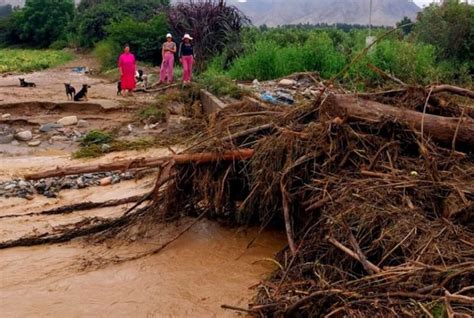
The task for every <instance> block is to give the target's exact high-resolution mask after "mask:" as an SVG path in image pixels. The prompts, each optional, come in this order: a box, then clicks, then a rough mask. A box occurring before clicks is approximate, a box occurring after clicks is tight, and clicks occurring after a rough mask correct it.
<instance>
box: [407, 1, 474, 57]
mask: <svg viewBox="0 0 474 318" xmlns="http://www.w3.org/2000/svg"><path fill="white" fill-rule="evenodd" d="M415 31H416V36H417V37H418V39H419V40H421V41H422V42H425V43H429V44H432V45H434V46H435V47H437V49H438V51H439V55H440V58H447V59H456V60H459V61H468V62H469V61H470V62H471V63H472V61H474V6H472V5H468V4H465V3H461V2H459V1H456V0H450V1H446V2H445V3H444V4H443V5H441V6H438V5H434V4H432V5H430V6H429V7H428V8H426V9H425V10H423V11H422V12H421V13H420V14H419V16H418V22H417V24H416V27H415ZM473 66H474V65H473Z"/></svg>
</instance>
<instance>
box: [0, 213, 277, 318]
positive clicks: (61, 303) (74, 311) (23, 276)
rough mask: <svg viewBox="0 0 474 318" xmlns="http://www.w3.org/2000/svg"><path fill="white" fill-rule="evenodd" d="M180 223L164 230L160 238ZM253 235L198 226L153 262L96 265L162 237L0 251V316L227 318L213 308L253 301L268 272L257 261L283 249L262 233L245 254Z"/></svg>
mask: <svg viewBox="0 0 474 318" xmlns="http://www.w3.org/2000/svg"><path fill="white" fill-rule="evenodd" d="M186 221H187V222H189V221H188V220H185V221H182V224H180V225H168V229H167V231H168V233H169V234H170V233H171V232H172V231H171V230H179V228H181V227H182V226H184V225H185V223H186ZM175 227H176V229H175ZM161 230H162V231H163V232H166V231H165V229H161ZM255 234H256V230H254V229H252V230H248V231H242V230H237V229H226V228H223V227H221V226H219V225H218V224H216V223H213V222H210V221H203V222H201V223H199V224H198V225H197V226H196V227H195V228H193V229H192V230H191V231H190V232H188V233H187V234H185V235H184V236H183V237H182V238H180V239H179V240H178V241H176V242H175V243H173V244H172V245H170V246H169V247H168V248H167V249H165V250H164V251H162V252H161V253H160V254H157V255H153V256H149V257H144V258H141V259H139V260H136V261H130V262H125V263H121V264H107V261H104V259H112V258H113V257H114V256H116V255H117V254H121V255H131V254H133V253H137V252H140V251H143V250H144V249H147V248H150V247H153V246H156V245H157V244H159V243H160V242H163V241H165V240H166V239H167V238H168V237H169V235H168V234H161V235H160V234H155V235H151V236H150V237H149V239H148V240H147V241H146V242H144V241H142V242H140V243H128V242H127V243H124V242H120V243H119V242H108V243H107V244H103V245H88V243H87V242H82V241H76V242H71V243H68V244H61V245H50V246H49V245H48V246H37V247H27V248H14V249H9V250H3V251H0V268H1V269H2V270H1V278H0V281H1V282H0V285H1V288H0V307H1V312H2V314H1V316H3V317H106V316H109V317H234V316H236V313H234V312H231V311H224V310H223V309H221V308H220V305H221V304H233V305H237V306H244V307H245V306H246V305H247V304H248V302H249V299H250V298H251V297H252V296H253V295H254V293H255V292H254V291H253V290H252V289H250V288H249V287H251V286H253V285H255V284H257V283H258V282H259V281H260V280H261V279H263V278H264V277H265V276H266V275H268V273H269V272H270V271H271V270H272V269H273V266H274V265H272V264H271V263H270V262H267V261H265V260H264V259H265V258H268V257H272V256H273V255H274V253H275V252H276V251H277V250H278V249H279V248H281V246H282V243H283V238H282V237H281V236H280V235H276V234H275V233H264V234H263V235H261V236H260V237H259V239H258V241H257V243H256V244H255V245H254V246H253V247H252V248H250V249H249V250H246V245H247V243H248V242H249V240H250V239H251V238H253V236H254V235H255Z"/></svg>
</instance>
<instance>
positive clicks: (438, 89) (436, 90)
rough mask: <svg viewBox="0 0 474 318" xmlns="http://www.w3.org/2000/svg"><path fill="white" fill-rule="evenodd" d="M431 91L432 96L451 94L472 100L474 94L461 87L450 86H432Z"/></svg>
mask: <svg viewBox="0 0 474 318" xmlns="http://www.w3.org/2000/svg"><path fill="white" fill-rule="evenodd" d="M432 89H433V94H438V93H444V92H447V93H451V94H456V95H460V96H465V97H470V98H474V92H473V91H471V90H469V89H467V88H462V87H457V86H452V85H436V86H432Z"/></svg>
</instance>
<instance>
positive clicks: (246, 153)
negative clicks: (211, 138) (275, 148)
mask: <svg viewBox="0 0 474 318" xmlns="http://www.w3.org/2000/svg"><path fill="white" fill-rule="evenodd" d="M252 155H253V150H252V149H240V150H231V151H225V152H223V153H217V152H205V153H193V154H177V155H172V156H166V157H160V158H139V159H131V160H120V161H116V162H113V163H107V164H98V165H83V166H73V167H63V168H61V167H57V168H56V169H53V170H47V171H42V172H37V173H32V174H27V175H25V179H26V180H38V179H43V178H53V177H62V176H67V175H80V174H85V173H95V172H104V171H125V170H130V169H136V168H151V167H159V166H161V165H163V164H164V163H166V162H168V161H170V160H173V161H174V162H175V164H177V165H180V164H188V163H194V164H202V163H208V162H216V161H228V160H247V159H250V158H251V157H252Z"/></svg>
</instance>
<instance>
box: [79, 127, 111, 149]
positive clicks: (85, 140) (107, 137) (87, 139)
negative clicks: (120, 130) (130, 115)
mask: <svg viewBox="0 0 474 318" xmlns="http://www.w3.org/2000/svg"><path fill="white" fill-rule="evenodd" d="M113 140H114V137H113V136H112V134H110V133H108V132H104V131H101V130H91V131H89V132H88V133H87V134H86V135H85V136H84V137H82V140H81V145H82V146H91V145H103V144H108V143H110V142H112V141H113Z"/></svg>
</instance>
